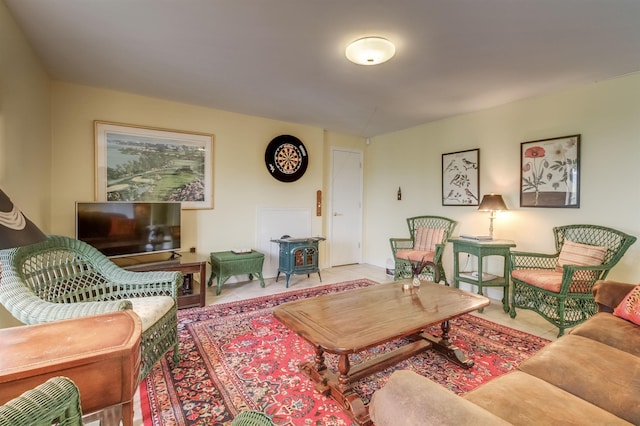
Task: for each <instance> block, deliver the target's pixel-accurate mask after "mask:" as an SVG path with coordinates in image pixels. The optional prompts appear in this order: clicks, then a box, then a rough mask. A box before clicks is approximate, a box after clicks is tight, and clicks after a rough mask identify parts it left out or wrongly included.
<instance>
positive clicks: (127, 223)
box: [76, 201, 182, 257]
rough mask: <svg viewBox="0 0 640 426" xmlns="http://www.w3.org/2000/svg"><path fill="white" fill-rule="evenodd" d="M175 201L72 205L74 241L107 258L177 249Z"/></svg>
mask: <svg viewBox="0 0 640 426" xmlns="http://www.w3.org/2000/svg"><path fill="white" fill-rule="evenodd" d="M181 212H182V211H181V208H180V203H179V202H121V201H110V202H94V201H91V202H80V201H78V202H76V238H77V239H78V240H80V241H84V242H86V243H88V244H90V245H92V246H93V247H95V248H97V249H98V250H100V251H101V252H102V253H103V254H105V255H106V256H109V257H122V256H132V255H139V254H150V253H158V252H176V251H179V250H180V225H181V223H180V215H181Z"/></svg>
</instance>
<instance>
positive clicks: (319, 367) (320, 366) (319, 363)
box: [314, 348, 327, 372]
mask: <svg viewBox="0 0 640 426" xmlns="http://www.w3.org/2000/svg"><path fill="white" fill-rule="evenodd" d="M314 362H315V366H314V368H315V369H316V371H318V372H320V371H323V370H326V369H327V365H326V364H325V363H324V351H323V350H322V349H321V348H316V356H315V358H314Z"/></svg>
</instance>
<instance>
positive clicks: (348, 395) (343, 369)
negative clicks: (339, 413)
mask: <svg viewBox="0 0 640 426" xmlns="http://www.w3.org/2000/svg"><path fill="white" fill-rule="evenodd" d="M315 351H316V354H315V358H314V360H313V361H312V362H306V363H302V364H300V371H301V372H302V373H303V374H304V375H305V376H307V377H308V378H310V379H311V380H313V381H314V382H315V384H316V390H317V391H318V392H320V393H321V394H323V395H325V396H329V397H331V398H333V400H334V401H336V402H337V403H338V404H339V405H340V406H341V407H342V408H343V409H344V410H345V411H346V412H347V414H349V415H350V416H351V418H353V420H354V421H355V423H356V424H357V425H361V426H372V425H373V423H372V422H371V419H370V418H369V413H368V412H367V409H366V407H365V405H364V402H363V401H362V399H361V398H360V397H359V396H358V394H357V393H356V392H355V391H354V390H353V389H352V388H351V385H350V383H349V370H351V363H350V362H349V356H348V355H344V354H343V355H340V356H339V358H338V370H339V371H340V374H335V373H333V372H332V371H331V370H329V369H328V368H327V366H326V364H325V358H324V351H323V350H322V349H320V348H316V350H315Z"/></svg>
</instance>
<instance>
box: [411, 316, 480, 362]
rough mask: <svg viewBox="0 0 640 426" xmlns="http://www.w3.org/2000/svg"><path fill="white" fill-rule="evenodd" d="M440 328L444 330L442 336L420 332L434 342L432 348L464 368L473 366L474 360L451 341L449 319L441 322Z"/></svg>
mask: <svg viewBox="0 0 640 426" xmlns="http://www.w3.org/2000/svg"><path fill="white" fill-rule="evenodd" d="M440 329H441V330H442V336H441V337H435V336H432V335H430V334H428V333H422V334H420V337H422V338H423V339H426V340H428V341H430V342H431V343H432V346H431V348H432V349H434V350H436V351H438V352H440V353H441V354H442V355H444V356H446V357H447V359H449V360H450V361H452V362H454V363H456V364H458V365H459V366H461V367H463V368H471V367H473V364H474V363H473V361H472V360H470V359H469V358H467V356H466V355H465V354H464V353H462V351H461V350H460V348H458V347H457V346H454V345H452V344H451V342H450V341H449V331H450V330H451V324H450V323H449V321H444V322H442V324H440Z"/></svg>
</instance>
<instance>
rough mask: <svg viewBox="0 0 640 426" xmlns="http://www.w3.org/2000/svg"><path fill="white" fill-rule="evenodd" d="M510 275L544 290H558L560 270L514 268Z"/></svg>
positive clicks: (560, 278) (556, 291) (560, 283)
mask: <svg viewBox="0 0 640 426" xmlns="http://www.w3.org/2000/svg"><path fill="white" fill-rule="evenodd" d="M511 276H512V277H513V278H515V279H517V280H519V281H524V282H525V283H527V284H530V285H532V286H535V287H538V288H542V289H545V290H549V291H553V292H555V293H559V292H560V287H561V285H562V272H557V271H555V270H553V269H516V270H515V271H513V272H512V273H511Z"/></svg>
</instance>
